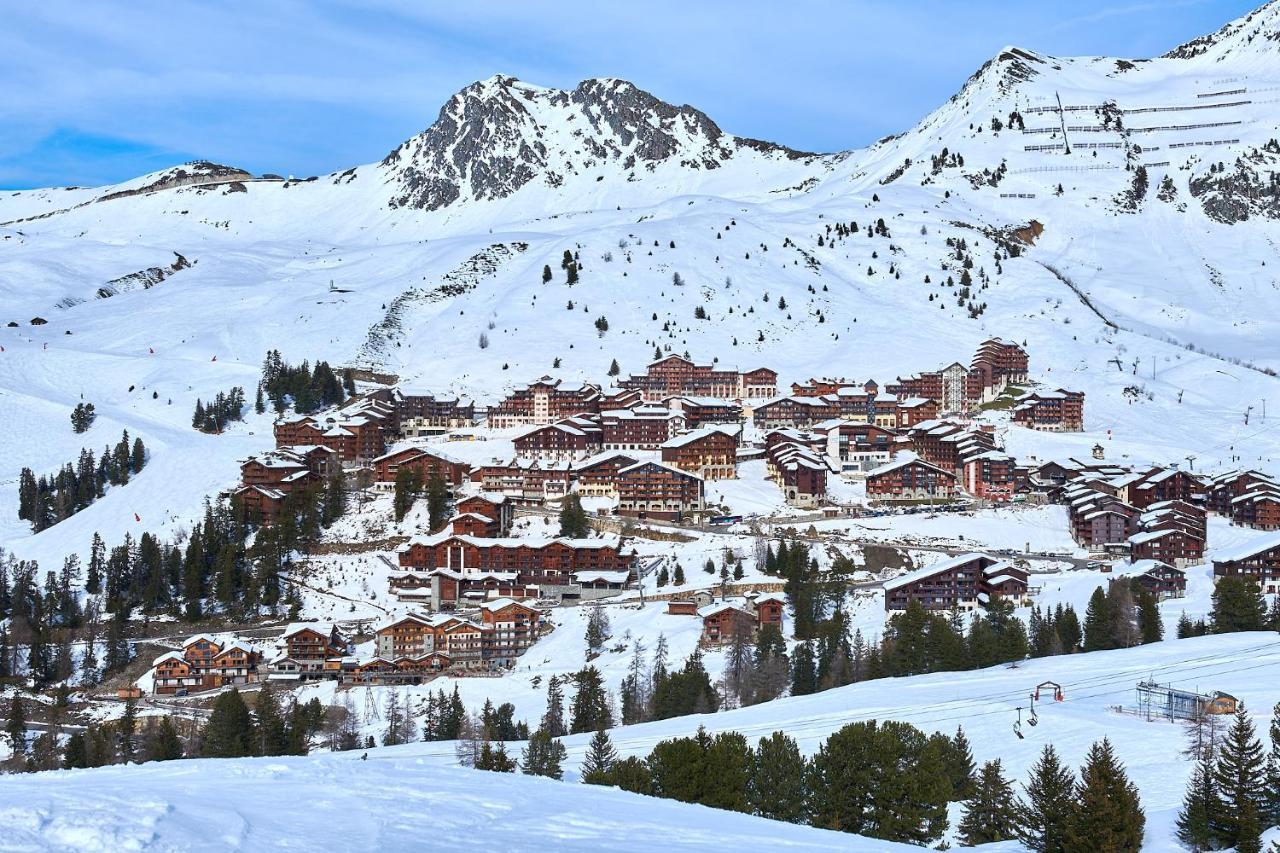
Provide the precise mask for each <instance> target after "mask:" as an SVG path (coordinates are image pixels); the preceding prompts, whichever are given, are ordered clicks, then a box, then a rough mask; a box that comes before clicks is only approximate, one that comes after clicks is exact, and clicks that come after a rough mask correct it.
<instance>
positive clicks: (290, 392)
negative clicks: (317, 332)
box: [254, 350, 356, 414]
mask: <svg viewBox="0 0 1280 853" xmlns="http://www.w3.org/2000/svg"><path fill="white" fill-rule="evenodd" d="M355 393H356V384H355V377H354V375H353V374H352V373H351V371H350V370H349V369H348V370H344V371H343V374H342V378H341V379H339V378H338V375H337V374H336V373H334V371H333V368H332V367H330V366H329V363H328V362H327V361H317V362H316V365H315V367H311V365H310V364H309V363H308V362H306V361H303V362H302V364H300V365H296V366H295V365H291V364H289V363H287V362H286V361H285V360H284V359H283V358H281V356H280V350H271V351H270V352H268V353H267V355H266V358H265V359H263V361H262V381H261V382H259V384H258V396H257V399H256V401H255V403H254V408H255V409H256V410H257V411H258V414H262V413H263V412H264V411H265V410H266V405H265V402H264V401H263V395H264V394H265V395H266V397H267V398H269V399H270V400H271V406H272V408H273V409H274V410H275V412H276V414H280V413H282V412H283V411H284V410H285V409H287V408H289V405H290V404H292V405H293V410H294V411H295V412H298V413H299V414H310V413H311V412H314V411H317V410H319V409H324V408H328V407H330V406H338V405H341V404H342V403H343V402H344V401H345V400H346V399H347V398H348V397H351V396H355Z"/></svg>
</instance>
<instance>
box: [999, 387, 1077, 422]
mask: <svg viewBox="0 0 1280 853" xmlns="http://www.w3.org/2000/svg"><path fill="white" fill-rule="evenodd" d="M1012 418H1013V422H1014V423H1015V424H1017V425H1018V426H1023V427H1026V428H1028V429H1039V430H1047V431H1050V432H1079V431H1080V430H1083V429H1084V392H1083V391H1067V390H1065V389H1063V388H1059V389H1057V390H1055V391H1026V392H1024V393H1022V394H1020V395H1019V396H1018V397H1017V398H1015V400H1014V405H1013V410H1012Z"/></svg>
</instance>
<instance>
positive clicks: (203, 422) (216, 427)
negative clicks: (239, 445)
mask: <svg viewBox="0 0 1280 853" xmlns="http://www.w3.org/2000/svg"><path fill="white" fill-rule="evenodd" d="M242 420H244V389H243V388H241V387H240V386H239V385H237V386H235V387H234V388H232V389H231V390H230V391H226V392H222V391H219V392H218V396H216V397H214V398H213V399H212V400H210V401H209V405H207V406H206V405H205V404H204V402H203V401H202V400H200V399H199V398H198V397H197V398H196V410H195V412H194V413H193V414H192V415H191V425H192V426H193V427H195V428H196V429H198V430H200V431H201V432H208V433H219V432H222V431H223V430H224V429H226V428H227V424H229V423H231V422H232V421H242Z"/></svg>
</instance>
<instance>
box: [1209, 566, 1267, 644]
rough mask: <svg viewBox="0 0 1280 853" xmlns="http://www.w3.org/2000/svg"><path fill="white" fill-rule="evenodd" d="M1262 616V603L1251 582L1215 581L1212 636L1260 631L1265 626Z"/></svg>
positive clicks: (1234, 580) (1239, 578) (1260, 596)
mask: <svg viewBox="0 0 1280 853" xmlns="http://www.w3.org/2000/svg"><path fill="white" fill-rule="evenodd" d="M1266 613H1267V611H1266V602H1265V601H1264V600H1263V598H1262V593H1261V592H1260V591H1259V588H1258V585H1257V584H1256V583H1254V582H1253V581H1252V580H1250V579H1248V578H1242V577H1236V576H1227V577H1222V578H1218V579H1217V583H1215V584H1214V586H1213V612H1212V614H1211V615H1210V620H1211V622H1212V624H1213V632H1214V633H1215V634H1228V633H1231V632H1234V631H1261V630H1262V629H1263V628H1264V627H1265V624H1266Z"/></svg>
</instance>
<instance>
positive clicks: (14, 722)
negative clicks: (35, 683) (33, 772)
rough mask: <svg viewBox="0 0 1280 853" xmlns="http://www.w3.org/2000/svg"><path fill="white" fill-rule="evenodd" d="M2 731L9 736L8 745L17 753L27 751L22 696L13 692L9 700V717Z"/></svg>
mask: <svg viewBox="0 0 1280 853" xmlns="http://www.w3.org/2000/svg"><path fill="white" fill-rule="evenodd" d="M4 732H5V734H7V735H8V736H9V746H10V748H11V749H12V750H13V751H14V752H15V753H17V754H19V755H20V754H22V753H24V752H26V751H27V714H26V711H25V710H24V709H23V707H22V697H21V696H19V695H17V694H14V697H13V699H12V700H11V701H10V702H9V719H8V721H7V722H6V723H5V726H4Z"/></svg>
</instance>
